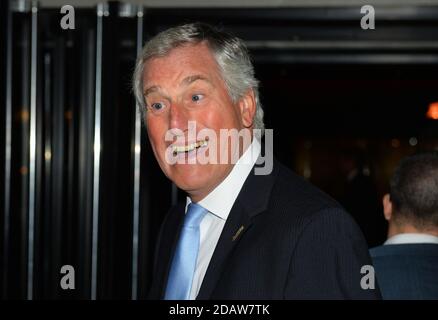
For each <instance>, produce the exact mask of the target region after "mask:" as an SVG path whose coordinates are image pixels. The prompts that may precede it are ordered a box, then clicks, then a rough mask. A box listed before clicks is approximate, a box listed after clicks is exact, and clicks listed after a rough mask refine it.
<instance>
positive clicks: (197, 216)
mask: <svg viewBox="0 0 438 320" xmlns="http://www.w3.org/2000/svg"><path fill="white" fill-rule="evenodd" d="M206 213H207V210H206V209H205V208H203V207H201V206H200V205H199V204H196V203H194V202H191V203H190V204H189V206H188V208H187V213H186V217H185V220H184V226H185V227H194V228H197V227H199V224H200V223H201V221H202V218H204V216H205V214H206Z"/></svg>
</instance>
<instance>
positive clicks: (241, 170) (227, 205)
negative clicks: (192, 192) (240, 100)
mask: <svg viewBox="0 0 438 320" xmlns="http://www.w3.org/2000/svg"><path fill="white" fill-rule="evenodd" d="M260 152H261V145H260V142H259V141H258V140H257V138H254V139H253V141H252V143H251V144H250V145H249V147H248V148H247V149H246V151H245V152H244V153H243V155H242V156H241V157H240V158H239V160H237V162H236V164H235V165H234V167H233V169H232V170H231V172H230V173H229V174H228V176H227V177H226V178H225V179H224V180H223V181H222V182H221V183H220V184H219V185H218V186H217V187H216V188H215V189H214V190H213V191H211V192H210V193H209V194H208V195H207V196H206V197H205V198H204V199H202V200H201V201H199V202H198V204H199V205H200V206H202V207H204V208H205V209H207V210H208V211H209V212H211V213H212V214H214V215H215V216H217V217H219V218H220V219H222V220H227V218H228V215H229V214H230V211H231V208H232V207H233V205H234V202H235V201H236V199H237V196H238V195H239V193H240V190H241V189H242V186H243V184H244V182H245V180H246V178H247V177H248V175H249V173H250V172H251V169H252V168H253V167H254V164H255V163H256V161H257V158H258V157H259V155H260ZM191 202H192V201H191V200H190V198H189V197H187V200H186V211H187V206H188V205H189V204H190V203H191Z"/></svg>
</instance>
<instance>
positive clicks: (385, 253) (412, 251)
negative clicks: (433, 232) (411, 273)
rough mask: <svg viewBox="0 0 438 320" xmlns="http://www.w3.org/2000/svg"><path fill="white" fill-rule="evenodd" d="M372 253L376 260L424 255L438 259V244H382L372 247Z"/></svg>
mask: <svg viewBox="0 0 438 320" xmlns="http://www.w3.org/2000/svg"><path fill="white" fill-rule="evenodd" d="M370 255H371V257H372V258H373V259H374V260H383V259H405V258H406V257H407V256H416V257H422V256H424V257H430V258H435V259H438V244H433V243H405V244H390V245H382V246H378V247H374V248H371V249H370Z"/></svg>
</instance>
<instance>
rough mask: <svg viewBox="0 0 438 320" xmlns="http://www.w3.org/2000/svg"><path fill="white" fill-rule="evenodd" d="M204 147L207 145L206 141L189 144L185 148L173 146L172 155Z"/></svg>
mask: <svg viewBox="0 0 438 320" xmlns="http://www.w3.org/2000/svg"><path fill="white" fill-rule="evenodd" d="M206 145H207V140H202V141H198V142H194V143H191V144H189V145H187V146H173V153H174V154H177V153H180V152H189V151H192V150H194V149H197V148H199V147H205V146H206Z"/></svg>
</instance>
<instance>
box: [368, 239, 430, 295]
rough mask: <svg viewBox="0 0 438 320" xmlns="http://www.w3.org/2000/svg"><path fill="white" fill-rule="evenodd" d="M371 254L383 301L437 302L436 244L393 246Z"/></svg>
mask: <svg viewBox="0 0 438 320" xmlns="http://www.w3.org/2000/svg"><path fill="white" fill-rule="evenodd" d="M370 252H371V256H372V258H373V261H374V268H375V270H376V277H377V280H378V281H379V285H380V289H381V290H382V296H383V299H419V300H423V299H438V244H429V243H418V244H392V245H386V246H380V247H376V248H373V249H371V250H370Z"/></svg>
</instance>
